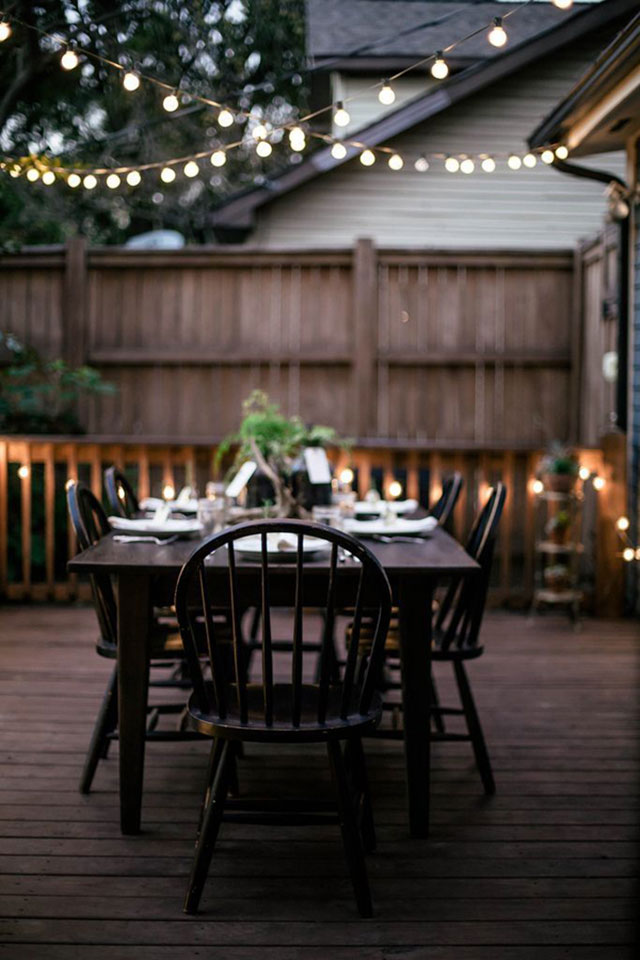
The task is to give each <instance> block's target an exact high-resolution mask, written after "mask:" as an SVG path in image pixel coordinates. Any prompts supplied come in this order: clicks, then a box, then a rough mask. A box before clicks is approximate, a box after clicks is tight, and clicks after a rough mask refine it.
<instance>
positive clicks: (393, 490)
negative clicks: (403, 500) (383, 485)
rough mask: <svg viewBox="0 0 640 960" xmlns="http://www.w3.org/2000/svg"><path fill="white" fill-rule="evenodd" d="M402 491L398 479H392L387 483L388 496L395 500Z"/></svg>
mask: <svg viewBox="0 0 640 960" xmlns="http://www.w3.org/2000/svg"><path fill="white" fill-rule="evenodd" d="M401 493H402V484H401V483H400V481H399V480H392V481H391V483H390V484H389V490H388V494H389V496H390V497H393V499H394V500H396V499H397V498H398V497H399V496H400V494H401Z"/></svg>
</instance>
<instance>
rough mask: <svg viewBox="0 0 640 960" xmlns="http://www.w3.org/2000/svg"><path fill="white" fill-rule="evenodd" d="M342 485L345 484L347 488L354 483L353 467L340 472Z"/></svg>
mask: <svg viewBox="0 0 640 960" xmlns="http://www.w3.org/2000/svg"><path fill="white" fill-rule="evenodd" d="M340 483H344V484H346V485H347V486H349V485H350V484H352V483H353V470H352V469H351V467H345V468H344V470H341V471H340Z"/></svg>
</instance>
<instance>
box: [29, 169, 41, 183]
mask: <svg viewBox="0 0 640 960" xmlns="http://www.w3.org/2000/svg"><path fill="white" fill-rule="evenodd" d="M39 179H40V171H39V170H36V168H35V167H29V169H28V170H27V180H30V181H31V183H35V182H36V180H39Z"/></svg>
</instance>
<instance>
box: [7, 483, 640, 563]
mask: <svg viewBox="0 0 640 960" xmlns="http://www.w3.org/2000/svg"><path fill="white" fill-rule="evenodd" d="M18 473H20V471H18ZM635 557H636V552H635V550H634V549H633V547H625V548H624V550H623V551H622V559H623V560H624V561H625V562H626V563H631V561H632V560H635Z"/></svg>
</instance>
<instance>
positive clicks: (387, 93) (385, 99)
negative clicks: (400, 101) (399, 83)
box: [378, 80, 396, 107]
mask: <svg viewBox="0 0 640 960" xmlns="http://www.w3.org/2000/svg"><path fill="white" fill-rule="evenodd" d="M395 99H396V95H395V91H394V89H393V87H391V86H390V85H389V81H388V80H385V81H384V83H383V84H382V86H381V88H380V92H379V93H378V100H379V101H380V103H384V105H385V107H388V106H390V105H391V104H392V103H393V102H394V100H395Z"/></svg>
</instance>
